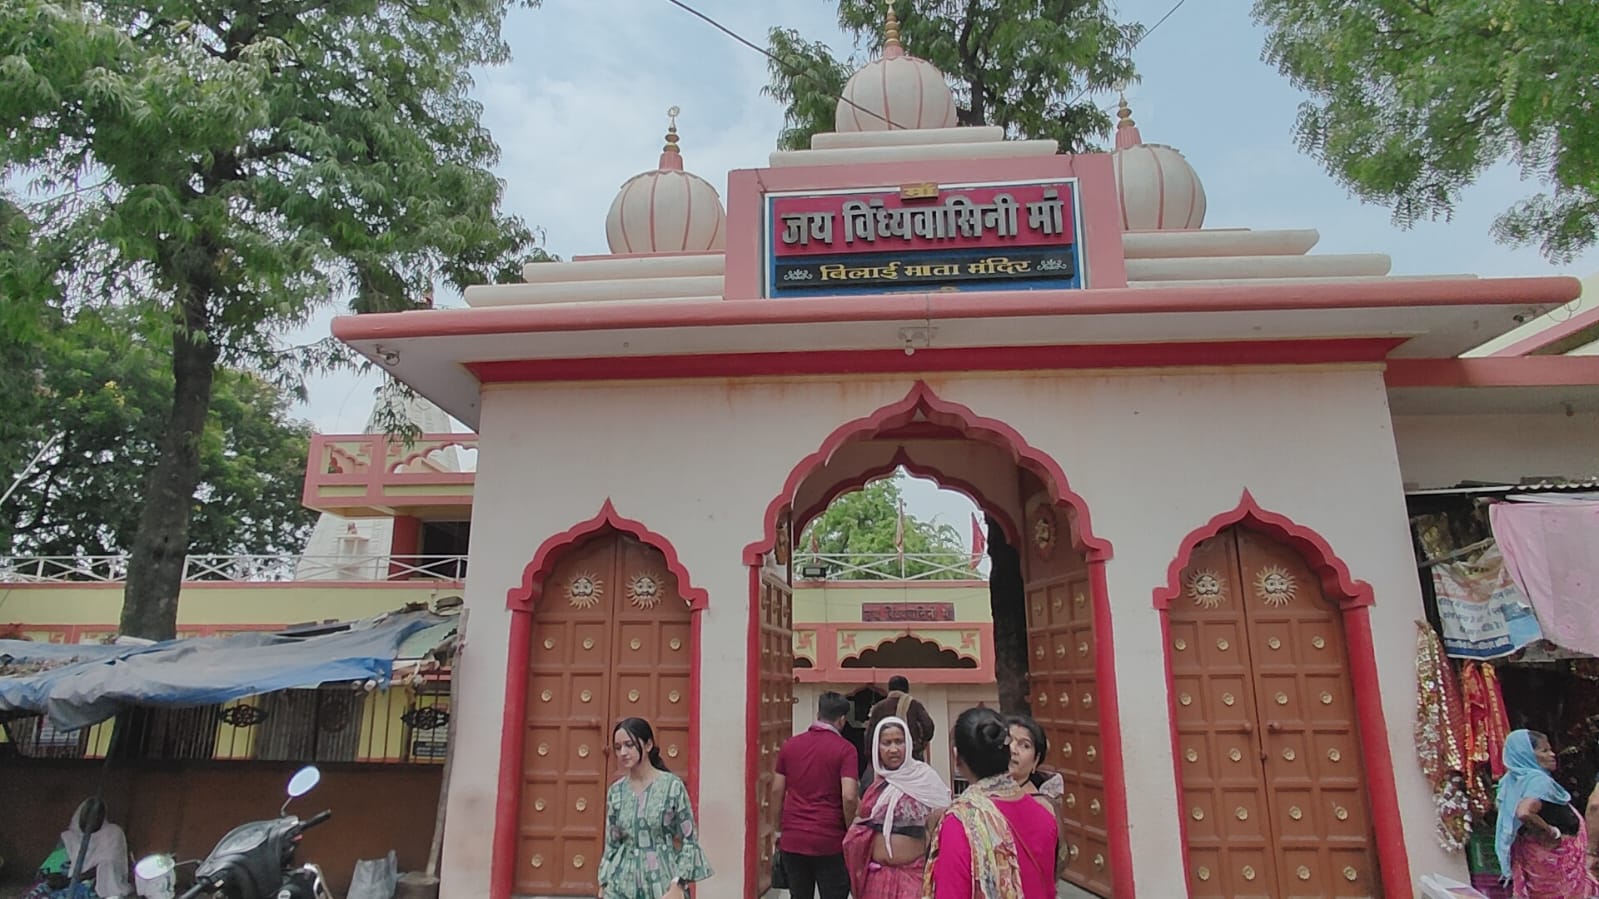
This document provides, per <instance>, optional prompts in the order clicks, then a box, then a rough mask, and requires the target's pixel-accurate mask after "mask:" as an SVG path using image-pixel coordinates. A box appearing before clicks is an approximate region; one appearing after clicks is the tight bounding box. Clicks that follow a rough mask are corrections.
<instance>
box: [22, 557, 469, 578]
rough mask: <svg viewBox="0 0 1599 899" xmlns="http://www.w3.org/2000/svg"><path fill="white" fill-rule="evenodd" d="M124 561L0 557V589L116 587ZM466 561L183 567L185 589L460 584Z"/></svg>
mask: <svg viewBox="0 0 1599 899" xmlns="http://www.w3.org/2000/svg"><path fill="white" fill-rule="evenodd" d="M127 576H128V557H127V556H125V555H118V556H0V584H85V583H120V582H122V581H124V580H126V579H127ZM465 578H466V556H463V555H449V556H421V555H417V556H392V555H386V554H385V555H359V556H339V555H323V556H301V555H197V556H189V557H188V558H186V559H184V562H183V580H184V582H185V583H191V582H200V583H233V584H278V583H291V582H296V581H410V580H439V581H459V580H464V579H465Z"/></svg>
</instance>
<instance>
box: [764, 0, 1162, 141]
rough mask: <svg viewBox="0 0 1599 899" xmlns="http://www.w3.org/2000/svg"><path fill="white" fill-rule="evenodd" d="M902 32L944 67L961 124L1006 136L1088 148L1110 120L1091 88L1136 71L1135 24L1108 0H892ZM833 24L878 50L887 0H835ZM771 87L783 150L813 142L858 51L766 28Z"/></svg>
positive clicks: (917, 51) (1124, 79)
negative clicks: (841, 52)
mask: <svg viewBox="0 0 1599 899" xmlns="http://www.w3.org/2000/svg"><path fill="white" fill-rule="evenodd" d="M894 11H895V14H896V15H897V16H898V17H899V22H900V42H901V43H902V44H904V45H905V49H906V52H908V53H910V54H912V55H914V56H918V57H921V58H922V59H925V60H927V61H928V62H931V63H932V64H933V65H935V66H937V67H938V68H939V70H940V71H942V72H943V73H944V74H945V76H946V77H948V78H949V80H950V84H951V87H952V88H953V89H954V91H955V103H956V106H957V109H958V113H959V121H960V124H962V125H999V126H1002V127H1003V128H1004V129H1005V131H1006V133H1007V134H1009V135H1010V136H1011V137H1025V138H1035V139H1047V140H1053V141H1056V142H1057V143H1058V144H1059V145H1060V149H1061V152H1062V153H1077V152H1081V151H1083V150H1087V149H1091V148H1092V146H1093V144H1092V139H1093V137H1094V136H1095V135H1100V134H1104V133H1106V132H1107V131H1109V130H1110V125H1111V122H1110V117H1109V116H1108V115H1107V114H1106V113H1105V112H1104V111H1103V110H1101V109H1100V108H1099V106H1098V105H1097V104H1096V103H1095V102H1093V100H1092V98H1090V97H1089V93H1090V92H1092V91H1102V90H1108V89H1111V88H1114V87H1115V86H1116V85H1118V84H1126V83H1128V82H1130V81H1132V80H1133V78H1134V77H1135V76H1134V71H1133V63H1132V50H1133V47H1134V46H1135V45H1136V44H1137V43H1138V40H1139V38H1140V37H1142V35H1143V33H1144V28H1143V26H1142V25H1138V24H1134V23H1129V24H1122V23H1119V22H1117V21H1116V17H1115V15H1114V5H1113V4H1111V3H1107V2H1103V0H941V2H937V3H930V2H921V3H912V2H910V0H895V2H894ZM838 23H839V26H840V27H842V28H843V29H844V31H845V32H846V33H848V34H850V35H851V36H852V37H853V38H854V39H855V41H856V43H857V45H858V44H859V43H860V42H861V41H862V40H865V41H866V43H867V45H868V46H869V47H870V49H871V53H872V55H873V56H875V55H877V54H878V53H879V52H880V51H881V48H882V45H883V40H884V37H883V25H884V4H883V3H882V0H838ZM770 41H771V52H772V54H773V55H774V56H775V57H777V59H776V60H775V61H774V62H773V63H772V64H771V66H770V69H771V75H772V79H771V83H770V85H769V86H768V87H767V93H768V94H769V95H771V96H772V97H774V98H776V99H777V100H778V101H779V102H781V103H783V104H784V107H785V113H786V121H787V126H786V127H785V128H784V130H783V132H782V135H781V137H780V139H779V146H781V147H782V148H783V149H789V150H793V149H803V148H805V147H808V146H810V139H811V136H812V135H814V134H817V133H820V132H824V131H832V130H833V114H834V109H835V108H836V105H837V101H838V96H839V94H840V93H842V92H843V89H844V83H845V82H846V81H847V80H848V78H849V75H850V73H851V72H853V71H854V70H855V69H857V68H859V67H860V65H861V64H862V63H864V62H865V60H864V59H860V58H851V59H849V60H844V61H841V60H836V59H834V58H833V57H832V55H831V54H830V53H829V51H828V49H827V47H826V46H825V45H823V44H819V43H808V42H806V41H805V40H804V39H802V38H801V37H800V35H798V34H797V33H795V32H793V31H788V30H784V29H773V30H772V32H771V35H770Z"/></svg>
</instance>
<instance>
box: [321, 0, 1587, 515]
mask: <svg viewBox="0 0 1599 899" xmlns="http://www.w3.org/2000/svg"><path fill="white" fill-rule="evenodd" d="M689 2H690V5H692V6H694V7H695V8H697V9H699V10H701V11H702V12H704V13H705V14H706V15H708V16H711V17H712V18H714V19H716V20H718V21H720V22H721V23H722V24H724V25H726V26H727V27H728V28H729V29H731V30H733V31H735V32H737V33H738V34H741V35H743V36H745V37H747V38H749V39H751V40H752V41H754V42H756V43H758V44H761V45H764V44H765V34H766V32H767V31H768V29H770V28H771V27H773V26H779V25H780V26H783V27H789V28H796V29H798V30H800V31H801V32H802V33H803V34H805V35H806V36H807V37H808V38H810V39H812V40H824V41H827V42H828V43H829V44H830V45H831V46H832V47H833V48H834V49H835V51H838V52H839V53H840V54H849V53H852V52H859V48H856V47H854V46H852V45H851V43H850V42H849V41H848V40H847V39H846V37H845V36H844V35H843V34H842V33H840V31H839V30H838V28H837V25H836V21H835V20H834V18H833V9H834V5H833V3H831V2H827V0H781V2H777V0H689ZM1175 3H1176V0H1120V2H1119V3H1116V4H1114V5H1116V6H1117V7H1118V8H1119V12H1120V15H1121V16H1122V18H1124V19H1128V20H1135V21H1140V22H1144V23H1146V24H1152V23H1154V22H1155V21H1156V20H1158V19H1160V17H1161V16H1162V15H1164V14H1165V13H1167V12H1168V11H1169V10H1171V9H1172V8H1173V5H1174V4H1175ZM1249 7H1250V2H1249V0H1186V2H1185V3H1183V4H1182V5H1181V6H1180V7H1179V8H1178V9H1177V11H1176V12H1175V13H1174V14H1173V15H1172V16H1171V18H1170V19H1169V20H1167V21H1166V22H1165V24H1164V25H1162V26H1161V27H1160V28H1159V29H1157V30H1156V31H1155V32H1154V33H1153V34H1152V35H1150V36H1149V37H1148V38H1147V39H1146V40H1145V41H1144V42H1143V43H1142V44H1141V45H1140V46H1139V47H1138V49H1137V50H1136V52H1135V61H1136V62H1137V65H1138V70H1139V73H1140V77H1141V82H1140V83H1138V84H1135V85H1132V86H1130V87H1129V89H1128V91H1127V96H1128V100H1129V103H1130V104H1131V105H1132V108H1133V112H1134V118H1135V119H1136V121H1137V122H1138V124H1139V127H1140V130H1141V131H1142V133H1143V136H1144V139H1145V140H1147V141H1150V142H1156V143H1164V144H1170V145H1172V146H1175V147H1178V148H1179V149H1181V150H1182V151H1183V153H1184V154H1185V155H1186V156H1187V157H1188V159H1189V161H1190V162H1191V163H1193V165H1194V167H1195V169H1196V170H1197V171H1198V173H1199V175H1200V178H1201V179H1202V180H1203V182H1204V185H1205V191H1206V194H1207V196H1208V199H1209V212H1208V215H1207V218H1206V221H1205V224H1206V226H1207V227H1251V228H1305V227H1309V228H1316V229H1318V230H1319V231H1320V232H1321V243H1320V245H1319V246H1318V247H1317V249H1316V250H1315V252H1323V253H1342V252H1386V253H1388V254H1390V255H1391V256H1392V257H1393V263H1394V272H1395V273H1396V274H1425V273H1467V272H1469V273H1476V274H1481V275H1490V276H1491V275H1529V274H1576V275H1581V276H1586V275H1588V274H1591V273H1593V272H1594V271H1595V270H1599V252H1591V253H1589V254H1588V255H1587V256H1586V257H1584V258H1583V259H1580V260H1578V261H1577V262H1576V263H1574V264H1573V265H1571V266H1568V267H1558V268H1557V267H1554V266H1551V265H1549V264H1548V263H1546V262H1544V261H1543V260H1542V259H1541V258H1540V257H1539V255H1538V253H1537V252H1536V250H1534V249H1523V250H1512V249H1509V248H1506V247H1503V246H1500V245H1498V244H1495V243H1494V242H1493V239H1492V238H1491V236H1490V235H1489V226H1490V224H1491V222H1492V220H1493V218H1494V216H1495V215H1496V214H1497V213H1498V212H1500V211H1501V210H1503V209H1504V208H1505V207H1507V206H1509V205H1510V204H1511V203H1512V202H1514V201H1515V200H1516V199H1518V198H1520V197H1522V196H1525V195H1527V194H1529V193H1531V192H1533V186H1532V185H1528V184H1524V183H1522V182H1521V181H1520V179H1519V178H1518V173H1517V172H1516V171H1515V169H1514V168H1512V167H1510V166H1502V167H1500V168H1497V169H1495V170H1493V171H1492V172H1490V173H1489V174H1488V175H1487V176H1486V177H1485V178H1483V179H1482V181H1481V182H1480V183H1479V184H1477V185H1476V186H1475V187H1473V188H1472V189H1471V190H1469V191H1468V192H1467V194H1466V197H1465V200H1464V202H1463V203H1462V204H1461V205H1460V208H1459V209H1458V210H1457V212H1456V214H1455V216H1454V218H1453V220H1452V221H1447V222H1444V221H1440V222H1429V223H1425V224H1422V225H1420V226H1417V227H1415V228H1413V229H1411V230H1408V231H1407V230H1400V229H1398V228H1395V227H1394V226H1393V225H1392V224H1391V223H1390V221H1389V215H1388V211H1387V210H1386V209H1385V208H1381V207H1373V206H1365V205H1362V204H1361V203H1360V202H1359V201H1358V200H1356V199H1354V198H1352V197H1351V196H1349V194H1348V192H1347V191H1346V190H1345V189H1344V188H1343V187H1341V186H1339V185H1338V184H1337V183H1336V182H1334V181H1333V180H1332V178H1331V177H1329V176H1328V175H1327V174H1326V173H1325V172H1324V171H1323V170H1322V169H1321V168H1320V166H1319V165H1318V164H1317V163H1316V162H1315V161H1314V160H1312V159H1310V158H1308V157H1305V156H1303V155H1301V154H1300V153H1299V152H1298V151H1297V149H1296V147H1295V145H1294V140H1293V133H1292V132H1293V123H1294V117H1295V112H1296V109H1297V107H1298V104H1299V103H1300V101H1301V100H1302V97H1301V95H1300V94H1299V93H1298V92H1297V91H1296V90H1295V89H1294V88H1293V86H1292V85H1290V84H1289V83H1288V82H1287V80H1286V79H1284V78H1283V77H1282V76H1281V75H1280V74H1279V73H1278V72H1277V71H1276V70H1275V69H1274V68H1272V67H1271V66H1268V65H1266V64H1265V63H1263V62H1261V61H1260V51H1261V47H1262V44H1263V33H1262V32H1261V30H1260V29H1258V28H1257V27H1256V26H1255V24H1254V23H1253V22H1252V21H1251V19H1250V17H1249ZM505 34H506V38H507V40H508V42H509V43H510V46H511V51H512V54H513V57H514V58H513V61H512V62H511V64H510V65H508V66H505V67H503V68H500V69H496V70H493V71H488V72H484V73H481V74H480V75H479V77H478V90H477V95H478V97H479V99H480V100H481V101H482V103H483V104H484V107H485V116H486V123H487V125H488V126H489V128H490V129H491V130H492V131H493V133H494V136H495V138H496V139H497V140H498V142H499V144H500V147H501V148H502V151H503V158H502V161H501V165H500V167H499V174H500V176H501V177H502V178H504V179H505V181H506V184H507V189H506V202H507V205H508V207H509V209H510V211H512V212H514V213H515V214H517V215H520V216H521V217H522V218H523V219H524V220H526V221H527V222H529V223H530V224H532V225H535V226H537V227H539V228H541V229H542V230H543V232H544V233H545V235H546V237H547V243H548V247H549V249H550V250H551V251H552V252H555V253H557V254H559V255H561V256H563V257H571V256H574V255H579V254H584V253H603V252H606V245H605V230H604V225H605V211H606V209H607V207H608V206H609V204H610V202H611V199H612V198H613V197H614V196H615V193H616V190H617V188H618V187H619V186H620V185H621V184H622V182H623V181H625V180H627V178H629V177H631V176H632V175H633V174H635V173H637V172H639V171H641V170H644V169H646V168H653V167H654V164H655V161H656V159H657V158H658V156H659V152H660V146H661V137H662V134H663V133H664V130H663V129H664V127H665V125H666V115H665V112H666V109H667V108H668V107H670V106H674V105H676V106H679V107H681V108H682V115H681V116H680V117H679V120H678V124H679V130H680V131H681V133H682V147H683V152H684V160H685V163H686V166H687V168H689V169H690V170H691V171H694V172H695V173H697V174H699V175H701V176H703V177H705V178H707V179H708V180H710V181H711V183H712V184H716V185H718V186H719V187H722V186H725V184H726V173H727V172H728V170H730V169H735V168H754V167H758V166H762V165H764V164H765V162H766V156H767V154H768V153H769V152H770V151H771V150H772V149H773V148H774V141H775V137H776V134H777V132H778V129H779V128H780V127H781V124H782V110H781V109H780V107H779V106H778V105H777V104H776V103H775V102H773V101H772V100H771V99H769V98H767V97H766V96H764V95H763V94H762V92H761V88H762V87H763V86H764V85H765V84H766V82H767V75H766V60H765V58H764V57H762V56H761V55H759V54H758V53H756V52H754V51H753V50H750V49H749V48H747V47H744V46H741V45H739V44H738V43H736V42H735V41H733V40H732V39H731V38H729V37H727V36H726V35H724V34H722V33H720V32H718V31H716V30H714V29H713V28H711V27H710V26H708V25H706V24H705V23H704V22H702V21H700V20H699V19H696V18H694V17H692V16H690V15H688V14H687V13H685V12H683V11H682V10H680V9H679V8H677V7H676V6H675V5H673V4H672V3H670V2H667V0H544V3H543V6H542V7H541V8H539V9H533V10H526V9H521V10H517V11H516V12H514V13H513V14H512V16H511V17H510V19H509V20H508V22H507V25H506V29H505ZM908 49H909V50H910V51H911V52H912V53H914V52H915V49H916V48H914V47H910V48H908ZM1100 99H1101V101H1102V102H1103V104H1104V105H1105V106H1106V107H1107V108H1111V107H1113V106H1114V104H1115V97H1114V96H1108V95H1107V96H1102V97H1101V98H1100ZM724 193H725V190H724ZM455 302H458V301H455ZM445 303H448V301H445ZM329 317H330V316H323V317H320V318H319V319H318V320H317V321H316V322H314V323H313V325H312V326H311V327H310V328H309V329H308V330H307V331H306V332H305V333H304V334H302V335H295V338H296V339H298V338H303V337H320V336H323V335H325V334H326V333H327V330H326V329H327V320H328V318H329ZM375 386H376V380H375V379H372V378H370V377H368V378H361V377H356V376H353V375H341V376H334V377H330V378H326V379H322V380H319V381H317V382H316V383H315V384H313V387H312V396H311V399H310V402H309V403H307V404H306V405H305V406H304V407H303V409H302V410H301V414H303V415H304V416H305V417H306V418H309V419H310V420H311V421H312V422H313V423H314V424H315V425H316V427H317V429H318V430H321V431H325V432H350V431H359V430H360V429H361V428H362V426H363V425H364V423H365V419H366V416H367V413H368V410H369V409H370V406H371V400H372V391H373V389H374V388H375ZM918 505H920V503H918ZM939 505H940V506H942V505H943V504H939ZM940 511H944V512H947V513H948V514H945V515H944V520H954V521H957V522H958V521H963V520H964V516H961V515H959V513H958V511H957V508H956V507H955V506H951V507H949V508H948V509H941V510H940ZM961 530H963V531H964V530H965V527H964V525H962V526H961Z"/></svg>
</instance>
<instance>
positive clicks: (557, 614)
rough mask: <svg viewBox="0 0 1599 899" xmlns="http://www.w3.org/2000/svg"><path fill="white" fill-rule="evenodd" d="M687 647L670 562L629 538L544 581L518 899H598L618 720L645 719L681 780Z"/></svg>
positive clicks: (574, 554)
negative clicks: (544, 898) (614, 728)
mask: <svg viewBox="0 0 1599 899" xmlns="http://www.w3.org/2000/svg"><path fill="white" fill-rule="evenodd" d="M689 638H690V618H689V609H688V605H687V603H686V602H684V600H683V599H682V597H681V596H680V595H679V593H678V586H677V581H676V579H675V578H674V577H673V576H672V574H671V573H670V572H669V571H668V570H667V568H666V563H665V559H664V558H663V557H662V556H661V554H660V553H659V552H658V551H657V550H655V549H653V548H652V547H649V546H646V545H645V544H643V543H640V542H639V541H637V540H635V539H633V538H632V537H629V536H627V535H625V534H620V533H616V532H609V533H607V534H604V535H601V536H599V537H596V538H594V539H592V540H590V541H588V542H587V543H584V544H582V545H581V546H578V547H577V548H575V549H573V550H571V551H570V552H569V553H568V554H567V555H566V556H565V557H564V558H562V559H561V561H560V562H559V563H558V564H557V565H556V567H555V569H554V571H552V572H551V574H550V577H549V580H548V581H546V583H545V586H544V591H543V593H542V594H541V597H540V599H539V603H538V606H537V607H536V608H535V609H534V611H533V649H532V652H531V653H530V656H529V658H530V663H529V668H528V673H527V676H528V694H527V695H528V701H527V710H526V719H525V720H526V724H525V726H526V728H527V733H526V737H525V740H524V750H523V760H522V799H521V821H520V829H519V837H520V838H519V840H518V844H517V862H516V877H515V882H516V892H517V893H518V894H521V895H537V896H583V895H587V896H593V895H594V894H595V893H596V892H597V890H598V887H597V884H596V882H595V879H594V877H595V871H596V870H597V868H598V866H599V860H600V853H601V851H602V849H603V845H604V844H603V837H604V827H605V790H606V787H607V786H608V785H609V784H610V782H611V780H612V779H614V777H615V776H616V773H615V772H614V771H613V770H612V769H613V766H612V764H611V749H610V747H611V727H612V726H613V725H615V723H616V722H617V721H618V720H620V719H622V718H626V717H632V716H637V717H641V718H645V719H647V720H648V721H649V722H650V724H651V725H652V726H653V728H654V730H655V738H656V742H657V743H658V744H659V746H660V749H661V755H662V758H663V761H665V762H666V764H667V767H669V768H672V769H673V770H674V771H675V772H676V773H677V774H679V775H680V776H685V777H686V775H687V771H686V769H685V767H684V765H685V763H686V762H687V760H688V748H689V735H690V731H689V728H690V727H691V726H692V722H691V721H690V720H689V705H690V698H689V684H690V672H691V668H692V665H691V661H692V652H693V647H692V646H691V645H690V639H689ZM692 788H693V784H690V789H691V790H692Z"/></svg>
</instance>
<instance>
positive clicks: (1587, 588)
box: [1488, 502, 1599, 655]
mask: <svg viewBox="0 0 1599 899" xmlns="http://www.w3.org/2000/svg"><path fill="white" fill-rule="evenodd" d="M1488 519H1489V522H1490V523H1491V524H1492V526H1493V532H1494V539H1495V540H1497V541H1498V543H1499V546H1500V548H1501V550H1503V552H1504V554H1505V565H1506V567H1508V568H1509V570H1510V576H1511V577H1512V578H1513V579H1514V580H1515V582H1516V585H1517V586H1518V587H1520V588H1521V592H1523V593H1525V594H1526V595H1527V598H1528V599H1529V600H1531V601H1532V608H1533V611H1535V612H1536V613H1537V615H1538V623H1539V624H1540V625H1541V626H1542V628H1543V633H1544V637H1545V638H1546V639H1548V640H1549V641H1550V642H1553V643H1555V644H1556V645H1559V646H1563V647H1565V648H1566V649H1571V650H1575V651H1577V652H1582V653H1587V654H1588V655H1599V553H1596V552H1595V551H1594V548H1595V547H1599V502H1572V503H1558V504H1555V503H1495V504H1493V505H1492V506H1489V507H1488Z"/></svg>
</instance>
